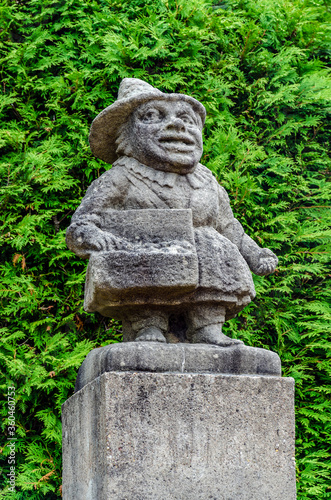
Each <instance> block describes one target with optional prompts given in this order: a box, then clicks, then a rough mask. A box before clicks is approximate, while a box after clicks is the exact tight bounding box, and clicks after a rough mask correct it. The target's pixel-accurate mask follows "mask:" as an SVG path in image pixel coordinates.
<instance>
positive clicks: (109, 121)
mask: <svg viewBox="0 0 331 500" xmlns="http://www.w3.org/2000/svg"><path fill="white" fill-rule="evenodd" d="M154 99H156V100H162V101H184V102H187V103H188V104H190V105H191V106H192V108H193V110H194V111H195V112H196V113H197V114H198V115H199V116H200V118H201V121H202V126H203V125H204V123H205V119H206V110H205V107H204V106H203V105H202V104H201V103H200V102H199V101H197V100H196V99H194V97H190V96H188V95H185V94H166V93H164V92H161V91H159V90H157V89H155V91H154V92H153V91H150V92H145V93H139V94H138V95H137V96H133V97H130V98H126V99H119V100H117V101H115V102H114V103H113V104H111V105H110V106H108V107H107V108H105V109H104V110H103V111H101V113H99V114H98V116H97V117H96V118H95V119H94V120H93V122H92V125H91V129H90V134H89V143H90V148H91V151H92V153H93V154H94V156H96V157H97V158H100V159H101V160H103V161H105V162H106V163H114V162H115V161H116V160H117V158H118V155H117V153H116V148H117V146H116V144H115V141H116V138H117V135H118V129H119V128H120V127H121V125H123V124H124V123H126V122H127V120H128V118H129V116H130V114H131V113H132V112H133V111H134V110H135V109H136V108H137V107H138V106H139V105H140V104H143V103H145V102H148V101H152V100H154Z"/></svg>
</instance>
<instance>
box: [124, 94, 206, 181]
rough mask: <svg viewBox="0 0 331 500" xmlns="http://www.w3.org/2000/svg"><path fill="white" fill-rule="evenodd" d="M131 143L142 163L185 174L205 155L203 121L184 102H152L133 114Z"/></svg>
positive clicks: (133, 152) (133, 153)
mask: <svg viewBox="0 0 331 500" xmlns="http://www.w3.org/2000/svg"><path fill="white" fill-rule="evenodd" d="M130 142H131V146H132V155H133V156H134V157H135V158H136V159H137V160H138V161H140V162H141V163H144V164H145V165H148V166H150V167H153V168H156V169H157V170H165V171H171V172H177V173H182V174H185V173H188V172H191V171H192V170H194V168H195V167H196V165H197V164H198V162H199V160H200V158H201V155H202V124H201V119H200V117H199V116H198V115H197V114H196V113H195V111H194V110H193V109H192V107H191V106H190V104H188V103H187V102H185V101H162V100H153V101H149V102H147V103H144V104H141V105H140V106H139V107H138V108H137V109H136V110H135V111H134V113H133V115H132V118H131V124H130Z"/></svg>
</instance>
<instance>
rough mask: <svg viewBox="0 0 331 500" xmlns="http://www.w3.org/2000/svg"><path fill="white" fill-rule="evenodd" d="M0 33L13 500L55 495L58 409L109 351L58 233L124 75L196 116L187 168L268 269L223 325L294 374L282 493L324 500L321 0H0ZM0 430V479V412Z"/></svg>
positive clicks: (2, 267)
mask: <svg viewBox="0 0 331 500" xmlns="http://www.w3.org/2000/svg"><path fill="white" fill-rule="evenodd" d="M0 23H1V26H0V27H1V29H0V71H1V92H0V123H1V134H0V148H1V160H0V178H1V184H0V207H1V209H0V211H1V233H0V239H1V245H2V254H1V255H2V259H1V264H0V275H1V284H0V300H1V309H2V310H1V322H0V328H1V340H0V373H1V380H0V384H1V391H2V394H3V396H4V397H5V395H6V391H7V389H6V388H7V386H8V385H12V384H14V385H15V386H16V398H17V407H16V418H17V433H16V435H17V437H18V441H17V464H16V465H17V472H18V478H17V491H16V496H15V498H18V499H28V498H29V499H44V498H46V499H49V500H51V499H53V498H54V499H55V498H60V496H61V446H60V444H61V426H60V412H61V404H62V403H63V402H64V401H65V400H66V399H67V398H68V397H69V396H70V395H72V393H73V387H74V382H75V376H76V372H77V369H78V367H79V366H80V364H81V363H82V361H83V359H84V358H85V356H86V355H87V353H88V352H89V351H90V350H91V349H92V348H94V347H97V346H100V345H105V344H107V343H110V342H117V341H120V340H121V328H120V325H119V324H118V323H117V322H115V321H113V320H111V319H107V318H103V317H102V316H100V315H98V314H95V315H93V314H87V313H85V312H84V311H83V284H84V276H85V270H86V262H85V261H82V260H80V259H78V258H77V257H76V256H75V255H73V254H72V253H71V252H70V251H69V250H68V249H67V248H66V246H65V242H64V236H65V229H66V227H67V226H68V225H69V223H70V218H71V215H72V214H73V212H74V210H75V209H76V208H77V206H78V205H79V203H80V200H81V198H82V196H83V195H84V193H85V191H86V189H87V187H88V186H89V184H90V183H91V182H92V181H93V180H94V179H95V178H97V177H98V176H100V175H101V174H102V173H103V172H104V171H105V170H106V169H108V168H109V165H106V164H105V163H103V162H102V161H98V160H96V159H95V158H94V157H93V156H92V154H91V152H90V150H89V146H88V141H87V136H88V130H89V126H90V124H91V121H92V120H93V118H94V117H95V116H96V114H97V113H98V112H99V111H101V110H102V109H103V108H105V107H106V106H108V105H109V104H111V103H112V102H113V101H114V100H115V99H116V95H117V90H118V86H119V83H120V81H121V79H122V78H124V77H136V78H142V79H146V80H147V81H148V82H149V83H151V84H152V85H155V86H157V87H158V88H160V89H161V90H163V91H165V92H183V93H186V94H189V95H192V96H194V97H196V98H197V99H199V100H201V102H203V104H204V105H205V106H206V109H207V113H208V115H207V121H206V126H205V129H204V144H205V147H204V155H203V159H202V161H203V163H204V164H205V165H207V166H208V167H209V168H210V169H211V170H212V171H213V173H214V174H215V175H216V176H217V178H218V180H219V182H221V183H222V184H223V185H224V186H225V188H226V189H227V191H228V192H229V195H230V198H231V204H232V207H233V210H234V212H235V214H236V216H237V217H238V218H239V219H240V221H241V222H242V224H243V225H244V227H245V230H246V231H247V232H248V234H250V235H251V236H252V237H253V238H254V239H255V240H256V241H257V242H258V243H259V244H260V245H261V246H268V247H270V248H271V249H272V250H274V251H275V253H277V255H278V256H279V266H278V268H277V270H276V272H275V274H274V275H272V276H269V277H254V280H255V286H256V290H257V298H256V299H255V301H254V302H253V303H251V304H250V305H249V306H248V307H247V308H246V309H244V311H243V312H242V313H241V314H240V315H239V317H237V318H235V319H234V320H231V321H230V322H229V323H228V324H227V327H226V330H227V331H228V332H229V333H230V334H232V335H233V336H237V337H239V338H241V339H242V340H244V341H245V342H246V343H247V344H249V345H253V346H258V347H264V348H267V349H272V350H274V351H276V352H278V353H279V355H280V356H281V359H282V364H283V374H284V375H285V376H292V377H294V378H295V381H296V421H297V477H298V498H299V499H300V500H311V499H317V498H318V499H319V500H322V499H327V498H331V489H330V487H329V477H330V476H329V475H330V467H331V461H330V455H331V451H330V441H331V426H330V406H331V405H330V385H329V384H330V363H329V360H330V347H331V345H330V343H331V342H330V315H331V314H330V295H331V294H330V285H329V283H330V279H329V278H330V275H331V272H330V226H331V224H330V153H329V137H330V123H331V122H330V117H329V113H330V93H331V90H330V89H331V85H330V80H331V79H330V66H329V64H330V62H329V61H330V46H331V45H330V41H331V36H330V32H331V30H330V9H329V6H328V5H327V2H324V1H323V0H314V1H312V0H289V1H288V0H287V1H285V0H277V1H275V0H259V1H258V2H256V1H253V0H226V1H224V2H223V1H222V2H216V1H215V2H205V1H204V0H198V1H197V0H195V1H193V0H185V1H184V0H177V1H176V2H175V1H173V0H153V1H152V0H144V1H142V0H109V1H108V0H101V1H98V2H97V1H94V0H86V1H84V2H83V1H82V0H61V1H43V0H32V1H29V2H14V1H11V0H1V1H0ZM1 430H2V435H3V445H2V448H1V453H2V456H3V458H4V461H3V463H4V468H3V472H6V470H7V469H6V467H7V465H6V456H8V453H9V450H8V447H7V446H6V445H5V443H6V437H7V434H6V432H7V413H6V407H5V406H3V408H2V409H1ZM2 477H5V474H3V475H2ZM1 487H2V496H3V497H4V498H13V497H12V496H11V494H10V493H9V491H8V484H7V483H6V481H5V480H4V481H3V482H2V486H1Z"/></svg>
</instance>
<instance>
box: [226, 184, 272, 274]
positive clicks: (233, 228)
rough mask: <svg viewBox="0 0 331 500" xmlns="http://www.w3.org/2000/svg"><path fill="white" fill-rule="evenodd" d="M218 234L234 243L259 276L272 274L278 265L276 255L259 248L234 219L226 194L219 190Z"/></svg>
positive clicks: (266, 249)
mask: <svg viewBox="0 0 331 500" xmlns="http://www.w3.org/2000/svg"><path fill="white" fill-rule="evenodd" d="M219 203H220V215H219V224H218V230H219V232H220V233H221V234H222V235H223V236H225V237H226V238H228V239H229V240H230V241H232V243H234V244H235V245H236V246H237V247H238V249H239V251H240V253H241V255H242V256H243V257H244V259H245V260H246V262H247V264H248V266H249V268H250V270H251V271H252V272H253V273H254V274H257V275H259V276H263V275H266V274H270V273H273V272H274V270H275V269H276V266H277V264H278V259H277V257H276V255H275V254H274V253H273V252H272V251H271V250H269V248H261V247H259V245H257V243H255V241H254V240H252V238H250V237H249V236H248V235H247V234H246V233H245V231H244V228H243V227H242V225H241V224H240V222H239V221H238V220H237V219H235V218H234V216H233V213H232V210H231V207H230V201H229V197H228V194H227V192H226V191H225V189H224V188H223V187H221V186H220V188H219Z"/></svg>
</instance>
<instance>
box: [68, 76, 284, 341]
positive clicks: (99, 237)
mask: <svg viewBox="0 0 331 500" xmlns="http://www.w3.org/2000/svg"><path fill="white" fill-rule="evenodd" d="M205 115H206V111H205V108H204V106H203V105H202V104H201V103H200V102H198V101H197V100H196V99H194V98H192V97H189V96H186V95H182V94H166V93H163V92H161V91H159V90H158V89H156V88H154V87H152V86H151V85H149V84H148V83H146V82H144V81H142V80H139V79H135V78H125V79H124V80H123V81H122V82H121V85H120V88H119V93H118V99H117V101H115V102H114V103H113V104H112V105H111V106H109V107H107V108H106V109H104V110H103V111H102V112H101V113H100V114H99V115H98V116H97V117H96V118H95V120H94V121H93V123H92V126H91V132H90V137H89V141H90V146H91V149H92V152H93V154H94V155H95V156H96V157H98V158H101V159H102V160H104V161H105V162H107V163H110V164H112V165H113V166H112V168H111V169H110V170H108V171H106V172H105V173H104V174H103V175H101V176H100V177H99V178H98V179H97V180H95V181H94V182H93V183H92V184H91V186H90V187H89V188H88V190H87V192H86V195H85V197H84V199H83V200H82V203H81V205H80V206H79V207H78V209H77V210H76V212H75V214H74V215H73V218H72V222H71V225H70V227H69V228H68V231H67V244H68V247H69V248H70V249H71V250H72V251H73V252H75V253H76V254H77V255H78V256H80V257H82V258H89V265H88V270H87V277H86V285H85V309H86V310H87V311H99V312H100V313H101V314H103V315H105V316H109V317H113V318H118V319H121V320H122V321H123V337H124V340H125V341H134V340H136V341H157V342H166V341H168V342H178V341H180V342H183V341H184V342H196V343H208V344H216V345H219V346H230V345H233V344H240V343H242V342H241V341H240V340H236V339H231V338H229V337H227V336H225V335H224V334H223V333H222V325H223V324H224V321H226V320H227V319H230V318H233V317H234V316H235V315H236V314H237V313H238V312H239V311H241V310H242V309H243V308H244V307H245V306H246V305H247V304H248V303H249V302H250V301H251V300H252V298H254V296H255V290H254V285H253V280H252V276H251V272H250V271H252V272H253V273H255V274H258V275H267V274H269V273H272V272H273V271H274V270H275V268H276V265H277V263H278V260H277V257H276V256H275V254H274V253H273V252H272V251H271V250H269V249H267V248H260V247H259V246H258V245H257V244H256V243H255V242H254V241H253V240H252V239H251V238H250V237H249V236H248V235H247V234H245V231H244V229H243V227H242V225H241V224H240V222H238V220H236V219H235V218H234V216H233V213H232V210H231V208H230V204H229V197H228V195H227V193H226V191H225V189H224V188H223V187H222V186H220V185H219V184H218V182H217V180H216V179H215V177H214V176H213V175H212V173H211V172H210V171H209V170H208V169H207V168H206V167H204V166H203V165H201V164H200V163H199V160H200V158H201V155H202V128H203V125H204V121H205ZM169 318H170V323H171V325H172V328H171V329H170V330H172V331H169Z"/></svg>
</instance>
